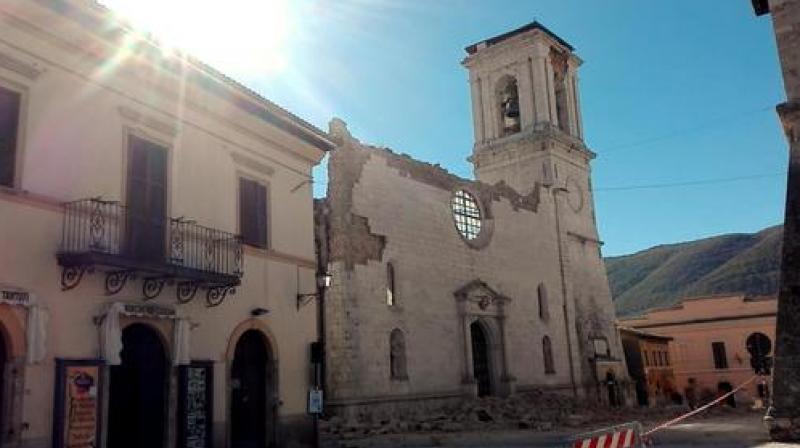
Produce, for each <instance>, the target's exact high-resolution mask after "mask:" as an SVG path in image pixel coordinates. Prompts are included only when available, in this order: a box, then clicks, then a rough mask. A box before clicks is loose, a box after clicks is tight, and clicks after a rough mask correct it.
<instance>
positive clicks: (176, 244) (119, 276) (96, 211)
mask: <svg viewBox="0 0 800 448" xmlns="http://www.w3.org/2000/svg"><path fill="white" fill-rule="evenodd" d="M150 215H152V214H150ZM57 258H58V262H59V264H60V265H61V266H62V268H63V269H62V275H61V285H62V288H64V289H72V288H74V287H76V286H77V285H78V284H79V283H80V281H81V279H82V277H83V275H84V274H85V273H87V272H93V271H94V270H96V269H99V270H102V271H104V272H105V273H106V281H105V287H106V292H107V293H108V294H116V293H118V292H120V291H121V290H122V289H123V288H124V287H125V284H126V283H127V281H128V280H131V279H134V278H136V277H142V278H143V280H144V281H143V283H142V292H143V294H144V296H145V298H147V299H151V298H154V297H156V296H157V295H158V294H160V293H161V291H162V290H163V288H164V286H165V284H171V283H174V282H177V286H176V295H177V298H178V300H179V301H180V302H188V301H189V300H191V299H192V298H193V297H194V296H195V294H196V292H197V290H198V289H199V288H203V289H206V290H207V301H208V303H209V305H212V306H213V305H218V304H219V303H221V302H222V300H224V298H225V296H226V295H228V294H229V293H231V292H233V288H234V287H235V286H237V285H238V284H239V283H240V278H241V276H242V266H243V258H242V240H241V237H240V236H239V235H235V234H232V233H229V232H225V231H222V230H217V229H212V228H209V227H204V226H201V225H198V224H196V223H195V222H194V221H189V220H186V219H184V218H166V217H163V216H161V217H159V216H155V217H154V216H148V214H147V213H142V212H133V211H132V209H130V208H128V207H125V206H123V205H121V204H120V203H118V202H115V201H105V200H101V199H97V198H95V199H82V200H79V201H74V202H69V203H66V204H64V224H63V228H62V238H61V248H60V250H59V252H58V254H57Z"/></svg>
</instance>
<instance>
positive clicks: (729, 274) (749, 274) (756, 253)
mask: <svg viewBox="0 0 800 448" xmlns="http://www.w3.org/2000/svg"><path fill="white" fill-rule="evenodd" d="M781 237H782V227H781V226H775V227H769V228H767V229H764V230H762V231H760V232H758V233H755V234H730V235H721V236H717V237H712V238H705V239H701V240H696V241H688V242H685V243H679V244H670V245H663V246H656V247H652V248H650V249H646V250H643V251H641V252H637V253H635V254H631V255H624V256H620V257H609V258H606V259H605V264H606V271H607V272H608V281H609V283H610V285H611V293H612V294H613V296H614V304H615V307H616V309H617V315H619V316H625V315H632V314H638V313H641V312H643V311H646V310H648V309H651V308H658V307H663V306H669V305H672V304H675V303H677V302H678V301H679V300H680V299H682V298H684V297H693V296H700V295H708V294H725V293H733V294H738V293H742V294H747V295H764V294H775V293H777V290H778V271H779V269H780V249H781Z"/></svg>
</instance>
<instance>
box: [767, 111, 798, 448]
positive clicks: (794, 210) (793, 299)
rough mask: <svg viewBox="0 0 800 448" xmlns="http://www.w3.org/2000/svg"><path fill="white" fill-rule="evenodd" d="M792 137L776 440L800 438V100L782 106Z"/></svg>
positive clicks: (772, 411) (771, 414) (772, 424)
mask: <svg viewBox="0 0 800 448" xmlns="http://www.w3.org/2000/svg"><path fill="white" fill-rule="evenodd" d="M778 114H779V115H780V117H781V121H782V122H783V126H784V130H785V131H786V137H787V139H788V141H789V178H788V182H787V190H786V214H785V218H784V225H783V253H782V256H781V280H780V291H779V293H778V294H779V295H778V318H777V325H776V329H775V334H776V339H777V340H776V341H775V357H774V360H775V361H774V362H775V364H774V371H773V394H772V405H771V406H770V408H769V410H768V411H767V416H766V418H765V422H766V423H767V427H768V429H769V432H770V437H771V438H772V439H773V440H775V441H782V442H792V441H795V442H796V441H800V326H798V325H797V324H796V323H795V321H796V320H797V316H800V101H790V102H787V103H784V104H781V105H779V106H778Z"/></svg>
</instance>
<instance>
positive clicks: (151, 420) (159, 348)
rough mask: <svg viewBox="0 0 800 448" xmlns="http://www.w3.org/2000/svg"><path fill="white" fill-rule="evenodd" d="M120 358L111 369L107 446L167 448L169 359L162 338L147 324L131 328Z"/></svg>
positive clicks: (129, 327) (127, 328)
mask: <svg viewBox="0 0 800 448" xmlns="http://www.w3.org/2000/svg"><path fill="white" fill-rule="evenodd" d="M120 357H121V359H122V363H121V364H120V365H118V366H111V385H110V395H111V396H110V399H109V405H108V443H107V446H110V447H111V446H113V447H114V448H160V447H163V446H164V426H165V420H166V406H167V405H166V397H167V356H166V351H165V350H164V345H163V344H162V343H161V338H160V337H159V335H158V333H157V332H156V330H154V329H153V328H151V327H149V326H147V325H145V324H132V325H129V326H128V327H126V328H125V329H124V330H123V331H122V353H121V354H120Z"/></svg>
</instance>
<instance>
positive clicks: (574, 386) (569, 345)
mask: <svg viewBox="0 0 800 448" xmlns="http://www.w3.org/2000/svg"><path fill="white" fill-rule="evenodd" d="M565 192H569V190H567V189H566V188H564V187H554V188H553V205H554V207H555V216H556V240H557V242H558V268H559V271H560V273H561V297H562V298H563V299H564V313H563V314H564V331H565V332H566V335H567V354H568V355H569V356H568V358H569V379H570V382H571V383H572V395H573V396H574V397H576V398H577V397H578V386H577V384H576V383H575V365H574V363H573V361H572V336H571V335H570V331H569V311H568V309H567V277H566V268H565V267H564V247H563V241H562V238H561V215H560V214H559V211H558V195H557V194H556V193H565Z"/></svg>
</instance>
